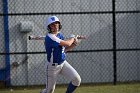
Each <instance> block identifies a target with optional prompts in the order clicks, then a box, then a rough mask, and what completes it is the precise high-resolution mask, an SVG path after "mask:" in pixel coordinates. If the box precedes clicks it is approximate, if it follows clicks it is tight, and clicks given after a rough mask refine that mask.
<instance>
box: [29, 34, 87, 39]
mask: <svg viewBox="0 0 140 93" xmlns="http://www.w3.org/2000/svg"><path fill="white" fill-rule="evenodd" d="M28 38H29V40H44V39H45V36H35V35H30V36H29V37H28ZM77 39H86V37H85V36H80V35H79V36H78V37H77Z"/></svg>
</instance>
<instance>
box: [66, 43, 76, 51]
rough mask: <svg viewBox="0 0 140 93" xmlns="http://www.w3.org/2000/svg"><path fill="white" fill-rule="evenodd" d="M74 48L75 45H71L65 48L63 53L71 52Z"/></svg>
mask: <svg viewBox="0 0 140 93" xmlns="http://www.w3.org/2000/svg"><path fill="white" fill-rule="evenodd" d="M75 46H76V45H75V44H72V45H71V46H68V47H66V48H65V52H67V51H71V50H72V49H73V48H74V47H75Z"/></svg>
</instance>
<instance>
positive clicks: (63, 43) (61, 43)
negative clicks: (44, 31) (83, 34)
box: [59, 38, 74, 47]
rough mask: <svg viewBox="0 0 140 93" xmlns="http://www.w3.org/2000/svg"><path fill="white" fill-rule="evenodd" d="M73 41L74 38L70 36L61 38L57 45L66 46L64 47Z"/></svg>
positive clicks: (70, 44)
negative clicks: (64, 38) (66, 38)
mask: <svg viewBox="0 0 140 93" xmlns="http://www.w3.org/2000/svg"><path fill="white" fill-rule="evenodd" d="M73 42H74V38H70V39H68V40H61V41H60V43H59V45H60V46H66V47H70V46H72V43H73Z"/></svg>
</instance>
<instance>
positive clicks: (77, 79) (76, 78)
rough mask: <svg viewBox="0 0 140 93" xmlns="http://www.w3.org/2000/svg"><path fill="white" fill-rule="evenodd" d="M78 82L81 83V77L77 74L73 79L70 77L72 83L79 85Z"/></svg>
mask: <svg viewBox="0 0 140 93" xmlns="http://www.w3.org/2000/svg"><path fill="white" fill-rule="evenodd" d="M80 83H81V77H80V76H77V77H75V78H74V79H72V84H73V85H75V86H80Z"/></svg>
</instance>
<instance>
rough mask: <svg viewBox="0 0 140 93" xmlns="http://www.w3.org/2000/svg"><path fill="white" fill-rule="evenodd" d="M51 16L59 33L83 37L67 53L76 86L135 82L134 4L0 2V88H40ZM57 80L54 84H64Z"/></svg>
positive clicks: (124, 0) (138, 46)
mask: <svg viewBox="0 0 140 93" xmlns="http://www.w3.org/2000/svg"><path fill="white" fill-rule="evenodd" d="M50 15H56V16H58V17H59V18H60V20H61V22H62V32H63V33H64V35H65V36H67V35H68V34H71V33H73V34H81V35H86V36H88V38H87V39H86V40H83V41H82V42H81V44H80V45H79V46H77V47H76V48H75V49H74V50H72V51H70V52H68V53H67V60H68V61H69V63H70V64H71V65H72V66H73V67H74V68H75V69H76V70H77V71H78V72H79V74H80V76H81V78H82V83H112V84H114V85H115V84H117V82H138V81H140V72H139V71H140V68H139V67H140V62H139V61H140V58H139V55H140V52H139V51H140V40H139V39H140V37H139V35H140V31H139V30H140V26H139V25H140V1H139V0H75V1H74V0H14V1H13V0H1V1H0V20H1V21H0V31H1V33H0V41H1V42H0V45H1V47H0V50H1V51H0V81H3V82H5V86H28V85H44V84H45V81H46V80H45V76H46V70H45V67H44V65H45V62H46V54H45V48H44V45H43V44H44V42H43V41H33V40H28V36H29V35H45V34H46V33H47V31H46V29H45V28H44V22H45V20H46V18H47V17H48V16H50ZM67 82H68V81H67V79H65V78H64V77H61V76H60V78H59V79H58V81H57V83H58V84H65V83H67Z"/></svg>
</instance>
